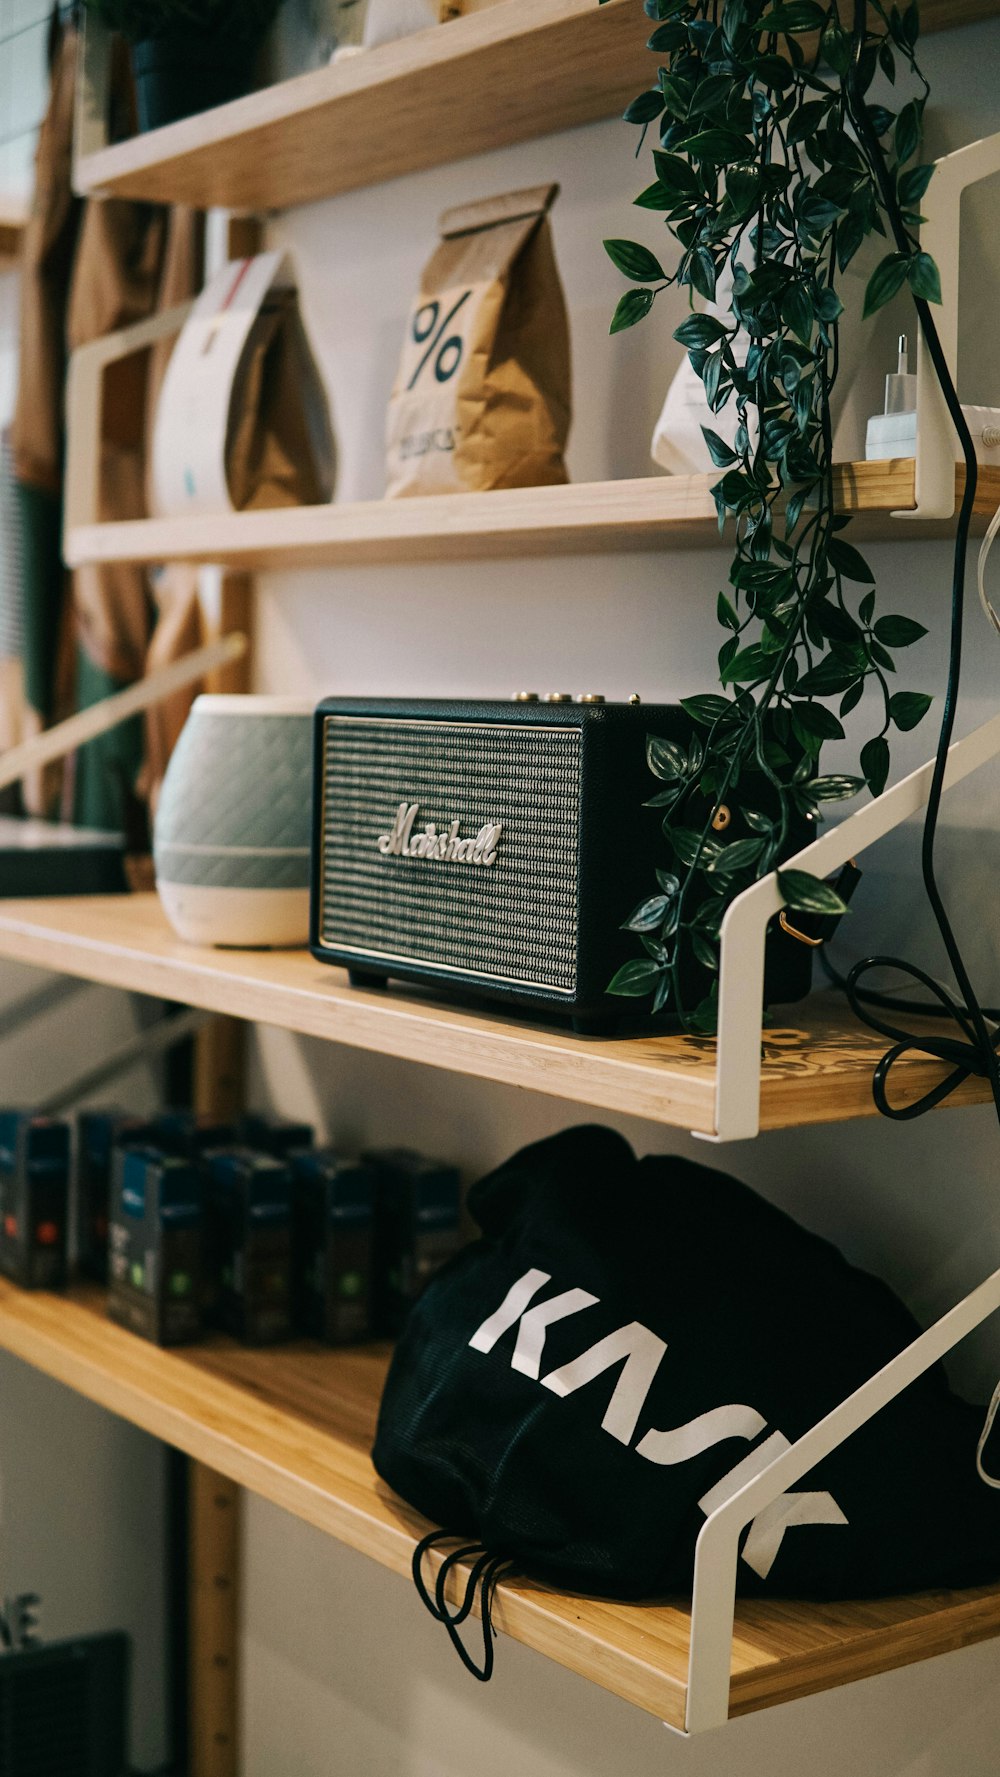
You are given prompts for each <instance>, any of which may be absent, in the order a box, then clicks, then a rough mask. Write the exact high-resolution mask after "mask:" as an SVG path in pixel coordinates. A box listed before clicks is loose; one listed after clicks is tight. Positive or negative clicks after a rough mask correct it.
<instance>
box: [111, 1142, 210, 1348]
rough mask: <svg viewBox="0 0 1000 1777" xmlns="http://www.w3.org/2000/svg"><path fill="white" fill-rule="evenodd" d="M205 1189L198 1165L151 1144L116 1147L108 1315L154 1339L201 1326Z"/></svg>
mask: <svg viewBox="0 0 1000 1777" xmlns="http://www.w3.org/2000/svg"><path fill="white" fill-rule="evenodd" d="M202 1220H203V1192H202V1182H201V1175H200V1173H199V1171H198V1168H197V1166H196V1165H195V1164H194V1163H193V1162H192V1161H190V1160H185V1159H183V1158H181V1157H180V1156H179V1155H176V1154H165V1153H164V1152H163V1151H162V1149H159V1148H152V1147H134V1148H116V1149H115V1153H114V1160H113V1162H112V1169H111V1226H110V1231H109V1233H110V1239H109V1244H110V1253H109V1267H108V1269H109V1285H110V1287H109V1292H108V1313H109V1315H110V1316H111V1319H112V1320H115V1321H117V1322H118V1323H119V1325H120V1326H124V1327H128V1328H130V1330H131V1331H132V1332H133V1333H139V1334H140V1335H141V1337H142V1338H144V1339H151V1340H152V1341H153V1342H154V1343H155V1344H157V1345H185V1344H189V1343H190V1341H191V1340H192V1339H197V1337H198V1335H199V1333H200V1332H201V1330H202V1312H201V1292H202Z"/></svg>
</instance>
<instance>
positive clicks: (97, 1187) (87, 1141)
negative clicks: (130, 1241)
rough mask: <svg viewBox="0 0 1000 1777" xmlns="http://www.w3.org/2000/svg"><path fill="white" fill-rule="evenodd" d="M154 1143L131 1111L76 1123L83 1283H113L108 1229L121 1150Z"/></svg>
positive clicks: (87, 1114) (91, 1114)
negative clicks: (113, 1177)
mask: <svg viewBox="0 0 1000 1777" xmlns="http://www.w3.org/2000/svg"><path fill="white" fill-rule="evenodd" d="M151 1140H152V1129H151V1125H150V1123H149V1122H148V1120H147V1119H146V1118H144V1117H133V1116H131V1115H129V1113H128V1112H126V1111H120V1110H96V1111H81V1112H80V1113H79V1115H78V1117H77V1120H76V1192H75V1203H74V1214H73V1221H74V1228H75V1233H76V1252H77V1262H78V1265H79V1268H80V1271H81V1273H82V1275H83V1276H84V1277H92V1278H93V1279H94V1281H95V1282H97V1283H107V1281H108V1225H109V1219H110V1204H111V1165H112V1161H113V1159H114V1151H115V1149H116V1148H117V1147H130V1146H131V1147H135V1146H140V1145H143V1144H145V1143H147V1142H149V1141H151Z"/></svg>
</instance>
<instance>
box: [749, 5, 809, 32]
mask: <svg viewBox="0 0 1000 1777" xmlns="http://www.w3.org/2000/svg"><path fill="white" fill-rule="evenodd" d="M825 23H826V8H825V7H823V6H820V5H818V4H817V0H786V3H785V5H783V6H775V7H774V8H773V9H772V10H771V11H770V12H766V13H765V14H764V16H763V18H762V19H761V20H760V21H759V23H758V27H757V28H758V30H760V31H821V30H822V28H823V26H824V24H825Z"/></svg>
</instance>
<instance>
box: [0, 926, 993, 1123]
mask: <svg viewBox="0 0 1000 1777" xmlns="http://www.w3.org/2000/svg"><path fill="white" fill-rule="evenodd" d="M0 956H3V957H6V958H8V959H10V960H12V961H18V962H23V963H29V964H34V965H36V966H37V967H39V968H48V969H56V970H61V971H62V972H63V973H66V974H71V975H78V976H80V977H82V978H83V979H85V980H88V981H96V982H100V983H103V984H105V985H107V986H111V987H120V988H126V989H128V990H130V991H132V992H136V993H146V994H151V995H154V996H157V997H159V998H163V999H171V1000H179V1001H181V1002H183V1003H184V1004H186V1005H190V1006H200V1007H205V1008H207V1009H209V1010H212V1011H216V1012H220V1013H224V1014H228V1015H230V1016H232V1017H236V1018H243V1019H249V1020H253V1021H255V1022H260V1023H264V1024H273V1025H277V1026H279V1027H280V1028H283V1029H285V1030H292V1031H297V1032H299V1033H301V1034H302V1035H305V1036H313V1037H321V1038H324V1039H325V1040H327V1041H330V1042H336V1043H343V1044H346V1045H348V1046H349V1047H351V1048H359V1049H366V1050H371V1051H376V1052H378V1053H380V1054H385V1055H393V1056H397V1057H400V1058H402V1059H404V1060H408V1061H419V1062H422V1063H424V1064H425V1065H429V1066H432V1067H441V1068H445V1069H448V1070H450V1071H452V1072H455V1073H461V1074H470V1075H473V1076H474V1077H477V1078H482V1079H490V1080H495V1081H498V1082H500V1083H502V1084H505V1085H512V1086H520V1087H525V1088H528V1089H530V1090H532V1091H536V1092H545V1093H549V1094H551V1095H552V1096H554V1097H556V1098H562V1099H566V1100H568V1101H570V1102H572V1103H574V1104H581V1105H587V1106H588V1107H590V1108H597V1109H599V1110H605V1111H621V1112H625V1113H630V1114H632V1115H634V1116H637V1117H646V1118H649V1119H650V1120H651V1121H654V1122H658V1123H663V1124H667V1125H669V1126H671V1127H674V1128H681V1129H689V1130H697V1131H699V1132H701V1133H704V1134H711V1133H713V1132H714V1117H715V1044H714V1042H713V1041H710V1040H706V1039H702V1038H696V1037H686V1036H683V1035H677V1036H648V1035H640V1036H634V1037H625V1038H614V1037H611V1038H608V1037H580V1036H575V1035H574V1034H573V1033H572V1032H571V1031H570V1030H569V1029H568V1028H566V1027H564V1026H558V1025H555V1024H539V1023H535V1022H533V1021H532V1020H531V1019H530V1018H528V1017H523V1018H522V1017H518V1016H514V1015H505V1014H503V1013H499V1012H496V1011H480V1010H478V1009H474V1008H468V1007H466V1006H464V1005H462V1004H461V1002H454V1001H451V1000H446V999H443V998H438V997H436V996H432V995H430V994H421V993H417V992H414V991H413V990H411V989H405V990H404V989H403V988H400V987H390V988H389V989H388V990H387V991H384V992H380V991H377V990H366V989H363V988H354V987H351V986H350V985H349V984H348V982H347V978H346V975H345V974H344V972H343V971H342V970H339V969H333V968H328V967H326V966H325V965H324V964H322V963H318V962H315V961H314V960H313V958H312V957H310V956H309V955H308V954H307V953H306V952H303V951H256V950H243V951H238V950H217V949H212V948H208V947H199V946H195V945H190V944H185V943H183V942H182V941H181V940H180V939H179V938H177V937H176V936H175V935H174V934H173V932H172V931H171V929H170V927H169V926H168V925H167V922H166V920H165V918H164V916H163V914H162V912H161V910H160V906H159V902H158V901H157V899H156V897H155V895H133V896H119V895H113V896H86V897H80V898H78V899H73V898H67V899H65V900H64V899H46V900H36V901H21V902H19V901H13V900H8V901H0ZM884 1048H885V1043H884V1041H883V1039H881V1038H880V1037H878V1036H876V1035H875V1034H874V1033H873V1032H871V1031H868V1030H866V1029H864V1028H863V1027H862V1026H861V1025H859V1024H857V1023H856V1022H855V1020H854V1019H853V1018H852V1016H851V1014H850V1013H849V1011H848V1010H847V1009H846V1007H845V1006H844V1005H843V1004H842V1003H841V1002H840V1001H839V1000H838V999H836V998H835V997H834V996H831V995H829V994H820V995H816V996H814V997H813V998H812V999H810V1000H808V1001H807V1002H805V1003H804V1004H803V1005H799V1006H791V1007H786V1008H783V1009H781V1010H780V1011H779V1012H776V1013H775V1014H774V1025H773V1028H769V1029H768V1030H767V1031H766V1032H765V1040H764V1051H765V1060H764V1069H763V1079H762V1092H761V1126H762V1128H764V1129H778V1128H788V1127H795V1126H798V1125H802V1124H810V1123H827V1122H839V1121H841V1120H842V1119H844V1118H849V1117H861V1116H874V1115H876V1114H877V1113H876V1111H875V1107H874V1104H873V1102H872V1096H871V1076H872V1070H873V1068H874V1066H875V1063H876V1061H877V1060H878V1059H879V1057H880V1056H881V1054H882V1052H883V1050H884ZM941 1073H942V1069H941V1067H940V1066H939V1065H938V1064H937V1063H936V1062H934V1061H931V1060H919V1059H916V1058H913V1057H909V1056H904V1057H903V1058H901V1060H900V1061H899V1062H898V1064H897V1066H896V1068H895V1070H894V1092H895V1094H896V1095H898V1098H899V1101H900V1102H904V1101H905V1102H910V1101H912V1099H913V1098H916V1097H917V1096H919V1095H920V1094H921V1093H923V1092H925V1091H926V1090H928V1088H929V1087H930V1086H932V1085H933V1084H935V1083H936V1082H937V1081H938V1080H939V1079H940V1078H941ZM987 1095H988V1094H987V1088H986V1085H985V1082H983V1081H981V1080H975V1079H970V1080H967V1081H966V1082H965V1084H964V1085H963V1086H962V1087H961V1088H960V1089H959V1091H958V1092H956V1093H955V1094H953V1096H952V1098H951V1099H950V1100H949V1103H950V1104H953V1105H954V1104H972V1103H982V1102H985V1100H986V1097H987Z"/></svg>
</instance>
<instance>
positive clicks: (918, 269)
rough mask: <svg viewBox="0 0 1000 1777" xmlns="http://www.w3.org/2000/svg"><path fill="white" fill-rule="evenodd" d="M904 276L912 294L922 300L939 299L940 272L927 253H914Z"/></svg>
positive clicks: (934, 300)
mask: <svg viewBox="0 0 1000 1777" xmlns="http://www.w3.org/2000/svg"><path fill="white" fill-rule="evenodd" d="M906 276H907V279H908V280H909V285H910V289H911V290H912V291H913V294H914V296H919V297H921V298H922V299H923V301H924V302H940V301H941V273H940V272H939V271H938V268H937V266H936V265H935V263H934V261H933V259H932V258H931V256H930V254H929V253H915V254H914V256H913V258H912V259H911V260H910V263H909V266H908V268H907V272H906Z"/></svg>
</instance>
